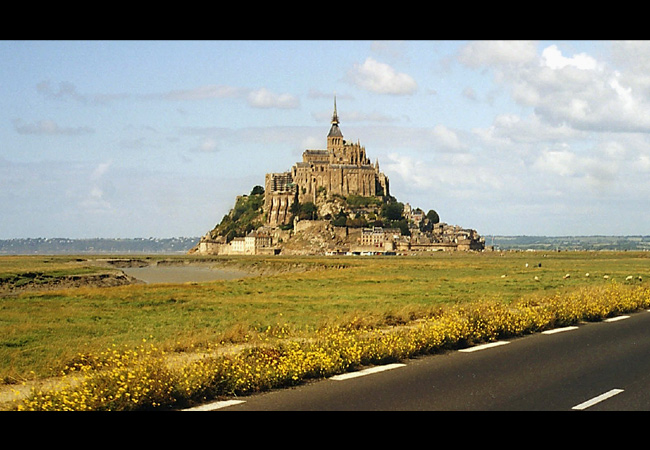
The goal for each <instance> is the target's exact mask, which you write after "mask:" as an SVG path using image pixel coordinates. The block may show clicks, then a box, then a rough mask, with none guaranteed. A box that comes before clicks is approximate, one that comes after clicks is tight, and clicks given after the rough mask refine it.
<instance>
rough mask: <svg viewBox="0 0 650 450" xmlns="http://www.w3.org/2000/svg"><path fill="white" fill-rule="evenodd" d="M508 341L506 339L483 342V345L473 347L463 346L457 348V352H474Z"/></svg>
mask: <svg viewBox="0 0 650 450" xmlns="http://www.w3.org/2000/svg"><path fill="white" fill-rule="evenodd" d="M509 343H510V342H507V341H499V342H490V343H489V344H483V345H477V346H475V347H469V348H463V349H461V350H458V351H459V352H464V353H469V352H476V351H479V350H485V349H486V348H492V347H498V346H500V345H505V344H509Z"/></svg>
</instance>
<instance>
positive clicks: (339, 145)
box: [264, 99, 390, 226]
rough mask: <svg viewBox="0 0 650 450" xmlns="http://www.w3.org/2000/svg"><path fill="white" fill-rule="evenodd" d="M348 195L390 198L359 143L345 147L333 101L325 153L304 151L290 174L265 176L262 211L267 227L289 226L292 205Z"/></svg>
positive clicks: (383, 177)
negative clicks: (300, 159)
mask: <svg viewBox="0 0 650 450" xmlns="http://www.w3.org/2000/svg"><path fill="white" fill-rule="evenodd" d="M337 194H338V195H341V196H344V197H347V196H348V195H350V194H355V195H361V196H364V197H376V196H377V197H379V196H387V195H390V190H389V182H388V177H387V176H386V175H385V174H384V173H382V172H380V171H379V162H378V161H376V162H375V163H374V164H372V163H371V162H370V159H369V158H368V157H367V155H366V149H365V147H363V146H362V145H361V144H360V143H359V142H357V143H348V142H346V141H345V140H344V139H343V133H342V132H341V129H340V128H339V118H338V114H337V111H336V99H334V113H333V115H332V125H331V127H330V131H329V133H328V134H327V149H326V150H305V151H304V152H303V154H302V161H300V162H297V163H296V164H295V165H294V166H293V167H292V168H291V170H290V171H287V172H284V173H268V174H266V178H265V186H264V210H265V212H266V217H267V224H268V225H270V226H276V225H282V224H286V223H288V221H289V220H290V219H291V205H292V204H293V203H294V202H296V201H297V202H300V203H306V202H313V203H316V204H317V203H318V201H319V198H321V197H322V198H323V199H326V198H331V197H332V196H333V195H337Z"/></svg>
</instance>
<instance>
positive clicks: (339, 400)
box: [200, 311, 650, 411]
mask: <svg viewBox="0 0 650 450" xmlns="http://www.w3.org/2000/svg"><path fill="white" fill-rule="evenodd" d="M555 331H556V332H554V333H536V334H534V335H530V336H525V337H522V338H516V339H510V340H507V341H503V342H499V343H498V344H499V345H492V346H489V347H487V348H483V347H480V346H478V347H475V348H472V349H470V350H473V351H452V352H448V353H444V354H440V355H433V356H427V357H422V358H418V359H413V360H409V361H406V362H405V363H404V364H399V365H390V366H387V367H383V368H382V369H385V370H383V371H376V372H373V371H371V372H369V373H367V374H365V375H364V376H357V377H354V378H344V379H342V380H338V379H327V380H321V381H317V382H313V383H309V384H306V385H302V386H298V387H296V388H291V389H284V390H278V391H273V392H268V393H264V394H260V395H255V396H251V397H243V398H241V399H239V400H240V401H242V402H241V403H237V404H232V405H229V406H226V405H227V404H224V403H213V404H210V405H205V406H204V407H202V408H200V409H201V410H219V411H571V410H575V411H579V410H582V411H587V410H588V411H591V410H601V411H606V410H607V411H641V410H646V411H647V410H650V313H649V312H647V311H643V312H639V313H635V314H631V315H629V316H621V317H618V318H616V320H612V321H603V322H596V323H585V324H580V325H579V326H577V327H570V328H568V329H559V330H555Z"/></svg>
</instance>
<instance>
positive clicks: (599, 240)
mask: <svg viewBox="0 0 650 450" xmlns="http://www.w3.org/2000/svg"><path fill="white" fill-rule="evenodd" d="M485 245H486V247H488V246H494V247H495V248H496V249H500V250H548V251H566V250H612V251H615V250H618V251H625V250H630V251H633V250H636V251H639V250H642V251H648V250H650V236H496V235H495V236H485Z"/></svg>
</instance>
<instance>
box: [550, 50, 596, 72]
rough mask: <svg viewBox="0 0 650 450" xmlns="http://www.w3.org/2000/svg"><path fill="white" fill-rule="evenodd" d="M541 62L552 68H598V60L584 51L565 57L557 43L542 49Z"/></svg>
mask: <svg viewBox="0 0 650 450" xmlns="http://www.w3.org/2000/svg"><path fill="white" fill-rule="evenodd" d="M542 62H543V64H544V65H546V66H547V67H550V68H551V69H554V70H557V69H562V68H564V67H567V66H572V67H576V68H578V69H581V70H595V69H598V68H599V64H598V61H596V60H595V59H594V58H592V57H591V56H589V55H587V54H586V53H580V54H577V55H574V56H573V57H571V58H567V57H565V56H563V55H562V52H561V51H560V50H559V49H558V48H557V45H551V46H549V47H546V48H545V49H544V50H543V51H542Z"/></svg>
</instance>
